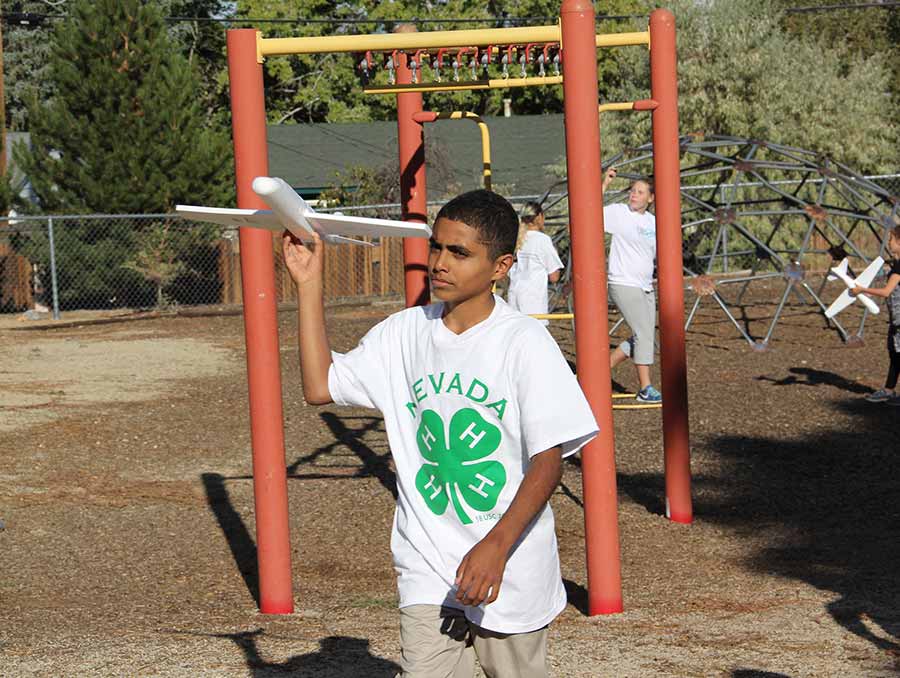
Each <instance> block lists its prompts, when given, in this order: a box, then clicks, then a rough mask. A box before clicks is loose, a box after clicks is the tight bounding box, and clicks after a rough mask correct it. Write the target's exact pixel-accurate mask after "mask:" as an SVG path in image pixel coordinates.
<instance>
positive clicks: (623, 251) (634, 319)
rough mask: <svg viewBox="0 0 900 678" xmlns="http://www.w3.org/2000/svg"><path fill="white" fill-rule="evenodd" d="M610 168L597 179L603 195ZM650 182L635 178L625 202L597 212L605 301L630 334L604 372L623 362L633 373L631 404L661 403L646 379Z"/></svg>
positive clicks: (652, 253)
mask: <svg viewBox="0 0 900 678" xmlns="http://www.w3.org/2000/svg"><path fill="white" fill-rule="evenodd" d="M615 177H616V170H615V168H614V167H611V168H610V169H609V170H607V172H606V176H605V177H604V179H603V190H604V191H605V190H606V188H607V186H609V184H610V182H611V181H612V180H613V179H615ZM653 198H654V193H653V184H652V183H651V182H650V181H649V180H648V179H638V180H636V181H634V182H633V183H632V184H631V190H630V192H629V194H628V202H627V203H616V204H613V205H607V206H606V207H604V208H603V224H604V229H605V230H606V233H608V234H610V235H611V236H612V243H611V245H610V248H609V263H608V276H609V298H610V299H612V301H613V303H614V304H615V305H616V306H617V307H618V309H619V311H621V313H622V315H623V316H624V318H625V322H626V323H628V327H629V328H631V336H630V337H629V338H628V339H626V340H625V341H623V342H622V343H621V344H619V346H618V347H617V348H616V350H615V351H613V352H612V353H611V354H610V357H609V365H610V368H611V369H612V368H615V367H616V366H617V365H619V364H621V363H623V362H625V361H626V360H628V359H631V361H632V362H633V363H634V366H635V368H636V369H637V375H638V381H639V382H640V389H639V390H638V393H637V398H636V399H637V401H638V402H642V403H659V402H662V395H661V394H660V392H659V391H657V390H656V389H655V388H654V387H653V384H652V382H651V380H650V366H651V365H653V353H654V336H655V334H656V295H655V294H654V291H653V262H654V260H655V259H656V217H654V216H653V214H652V213H651V212H649V211H648V208H649V207H650V205H651V204H652V203H653Z"/></svg>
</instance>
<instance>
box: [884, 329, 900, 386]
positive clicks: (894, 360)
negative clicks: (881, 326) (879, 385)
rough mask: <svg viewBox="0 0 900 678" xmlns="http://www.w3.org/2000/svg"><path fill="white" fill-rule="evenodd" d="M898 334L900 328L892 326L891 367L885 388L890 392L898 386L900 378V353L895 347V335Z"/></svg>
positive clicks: (889, 339)
mask: <svg viewBox="0 0 900 678" xmlns="http://www.w3.org/2000/svg"><path fill="white" fill-rule="evenodd" d="M897 332H900V327H894V326H891V329H890V331H889V332H888V340H887V345H888V357H889V358H890V361H891V366H890V367H889V368H888V376H887V381H886V382H885V384H884V387H885V388H886V389H888V390H889V391H893V390H894V387H895V386H897V378H898V377H900V351H898V350H896V348H895V347H894V334H895V333H897Z"/></svg>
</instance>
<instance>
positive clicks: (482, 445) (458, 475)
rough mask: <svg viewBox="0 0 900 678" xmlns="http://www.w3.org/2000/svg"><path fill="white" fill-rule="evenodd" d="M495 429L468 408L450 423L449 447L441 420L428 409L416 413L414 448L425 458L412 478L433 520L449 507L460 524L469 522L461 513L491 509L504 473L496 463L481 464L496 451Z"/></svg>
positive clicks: (502, 481)
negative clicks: (417, 417) (451, 507)
mask: <svg viewBox="0 0 900 678" xmlns="http://www.w3.org/2000/svg"><path fill="white" fill-rule="evenodd" d="M501 439H502V435H501V433H500V429H499V428H497V427H496V426H494V425H493V424H491V423H489V422H487V421H485V420H484V418H483V417H482V416H481V415H480V414H479V413H478V412H477V411H476V410H473V409H471V408H465V409H462V410H458V411H457V412H456V413H455V414H454V415H453V417H452V418H451V419H450V437H449V442H448V441H447V438H446V437H445V426H444V420H443V419H441V416H440V415H439V414H438V413H437V412H435V411H434V410H425V411H424V412H422V419H421V421H420V422H419V428H418V430H417V431H416V444H417V445H418V447H419V452H420V453H421V454H422V457H424V459H425V463H424V464H422V468H420V469H419V472H418V473H417V474H416V489H417V490H418V491H419V494H421V495H422V498H423V499H424V500H425V504H426V505H427V506H428V508H429V509H431V512H432V513H434V514H435V515H439V516H440V515H443V514H444V511H446V510H447V505H448V504H450V503H452V504H453V509H454V511H456V516H457V517H458V518H459V520H460V522H462V523H463V524H464V525H468V524H470V523H471V522H472V518H471V516H470V515H469V512H468V511H467V510H466V509H469V510H474V511H479V512H484V511H490V510H491V509H493V508H494V506H496V505H497V499H498V498H499V497H500V492H501V491H502V490H503V486H504V485H506V469H504V468H503V464H501V463H500V462H499V461H490V460H488V461H483V459H484V457H487V456H488V455H491V454H493V453H494V452H496V451H497V448H498V447H500V440H501Z"/></svg>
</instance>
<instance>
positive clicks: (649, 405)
mask: <svg viewBox="0 0 900 678" xmlns="http://www.w3.org/2000/svg"><path fill="white" fill-rule="evenodd" d="M660 407H662V403H644V404H634V405H613V406H612V408H613V409H614V410H655V409H658V408H660Z"/></svg>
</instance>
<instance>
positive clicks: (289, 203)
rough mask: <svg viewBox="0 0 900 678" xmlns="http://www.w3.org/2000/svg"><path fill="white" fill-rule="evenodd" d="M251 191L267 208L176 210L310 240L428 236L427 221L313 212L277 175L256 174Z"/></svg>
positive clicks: (187, 215) (198, 218)
mask: <svg viewBox="0 0 900 678" xmlns="http://www.w3.org/2000/svg"><path fill="white" fill-rule="evenodd" d="M253 192H254V193H256V194H257V195H258V196H259V197H260V198H262V199H263V200H264V201H265V203H266V204H267V205H268V206H269V207H271V208H272V209H270V210H254V209H231V208H227V207H201V206H198V205H176V206H175V212H177V213H178V214H180V215H181V216H183V217H184V218H186V219H191V220H193V221H205V222H212V223H214V224H222V225H224V226H248V227H250V228H264V229H266V230H269V231H275V232H277V233H281V232H282V231H284V230H285V229H287V230H288V231H290V232H291V233H293V234H294V235H295V236H297V237H298V238H300V239H301V240H303V241H306V242H309V241H311V240H312V234H313V232H316V233H318V234H319V236H320V237H321V238H322V240H324V241H325V242H328V243H352V244H354V245H371V243H367V242H364V241H362V240H355V239H354V238H352V237H347V236H356V237H386V236H397V237H400V238H428V237H430V236H431V229H430V228H429V227H428V225H427V224H421V223H417V222H413V221H395V220H393V219H372V218H369V217H348V216H344V215H342V214H323V213H322V212H316V211H315V210H314V209H313V208H312V207H310V206H309V204H308V203H307V202H306V201H305V200H304V199H303V198H301V197H300V196H299V195H298V194H297V192H296V191H294V189H292V188H291V187H290V185H289V184H288V183H287V182H286V181H284V180H283V179H279V178H278V177H256V179H254V180H253Z"/></svg>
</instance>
